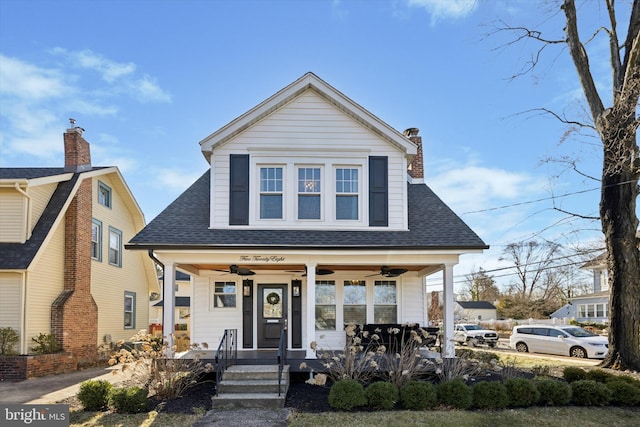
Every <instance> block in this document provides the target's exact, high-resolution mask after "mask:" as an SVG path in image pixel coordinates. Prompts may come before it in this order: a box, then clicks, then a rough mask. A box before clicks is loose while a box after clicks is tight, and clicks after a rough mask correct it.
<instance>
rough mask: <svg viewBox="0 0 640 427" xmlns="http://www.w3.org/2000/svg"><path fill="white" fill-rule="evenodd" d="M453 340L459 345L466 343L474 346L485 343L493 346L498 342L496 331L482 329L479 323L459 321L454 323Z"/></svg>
mask: <svg viewBox="0 0 640 427" xmlns="http://www.w3.org/2000/svg"><path fill="white" fill-rule="evenodd" d="M453 340H454V341H455V342H456V343H458V344H460V345H462V344H467V345H469V346H471V347H475V346H477V345H478V344H486V345H488V346H489V347H492V348H493V347H495V346H496V345H497V344H498V333H497V332H496V331H492V330H489V329H483V328H482V326H479V325H474V324H471V323H461V324H459V325H456V327H455V329H454V331H453Z"/></svg>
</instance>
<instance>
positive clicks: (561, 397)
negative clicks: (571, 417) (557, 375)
mask: <svg viewBox="0 0 640 427" xmlns="http://www.w3.org/2000/svg"><path fill="white" fill-rule="evenodd" d="M535 386H536V389H537V390H538V392H539V396H540V397H539V398H538V404H539V405H543V406H564V405H568V404H569V402H571V386H570V385H569V384H568V383H566V382H564V381H558V380H554V379H551V378H544V379H540V380H537V381H536V382H535Z"/></svg>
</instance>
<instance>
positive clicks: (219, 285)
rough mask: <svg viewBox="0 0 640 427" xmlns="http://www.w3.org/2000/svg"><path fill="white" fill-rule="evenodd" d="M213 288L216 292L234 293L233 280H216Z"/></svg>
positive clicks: (234, 285)
mask: <svg viewBox="0 0 640 427" xmlns="http://www.w3.org/2000/svg"><path fill="white" fill-rule="evenodd" d="M215 289H216V291H215V292H216V293H217V294H235V293H236V284H235V283H234V282H216V285H215Z"/></svg>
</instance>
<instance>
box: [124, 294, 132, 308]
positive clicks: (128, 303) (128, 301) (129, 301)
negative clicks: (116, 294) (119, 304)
mask: <svg viewBox="0 0 640 427" xmlns="http://www.w3.org/2000/svg"><path fill="white" fill-rule="evenodd" d="M132 310H133V298H131V297H124V311H132Z"/></svg>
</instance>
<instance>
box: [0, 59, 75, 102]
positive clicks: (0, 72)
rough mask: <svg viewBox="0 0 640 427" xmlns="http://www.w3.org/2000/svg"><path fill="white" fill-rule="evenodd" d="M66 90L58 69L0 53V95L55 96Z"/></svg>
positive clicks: (36, 97)
mask: <svg viewBox="0 0 640 427" xmlns="http://www.w3.org/2000/svg"><path fill="white" fill-rule="evenodd" d="M67 90H69V87H68V86H67V84H66V83H65V81H64V76H63V74H62V73H60V71H59V70H52V69H45V68H40V67H37V66H35V65H32V64H28V63H26V62H24V61H21V60H19V59H17V58H9V57H7V56H5V55H2V54H0V95H2V97H3V98H4V97H5V96H19V97H21V98H27V99H36V100H37V99H46V98H56V97H60V96H62V94H63V93H64V92H65V91H67ZM5 113H6V112H3V114H5Z"/></svg>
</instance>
